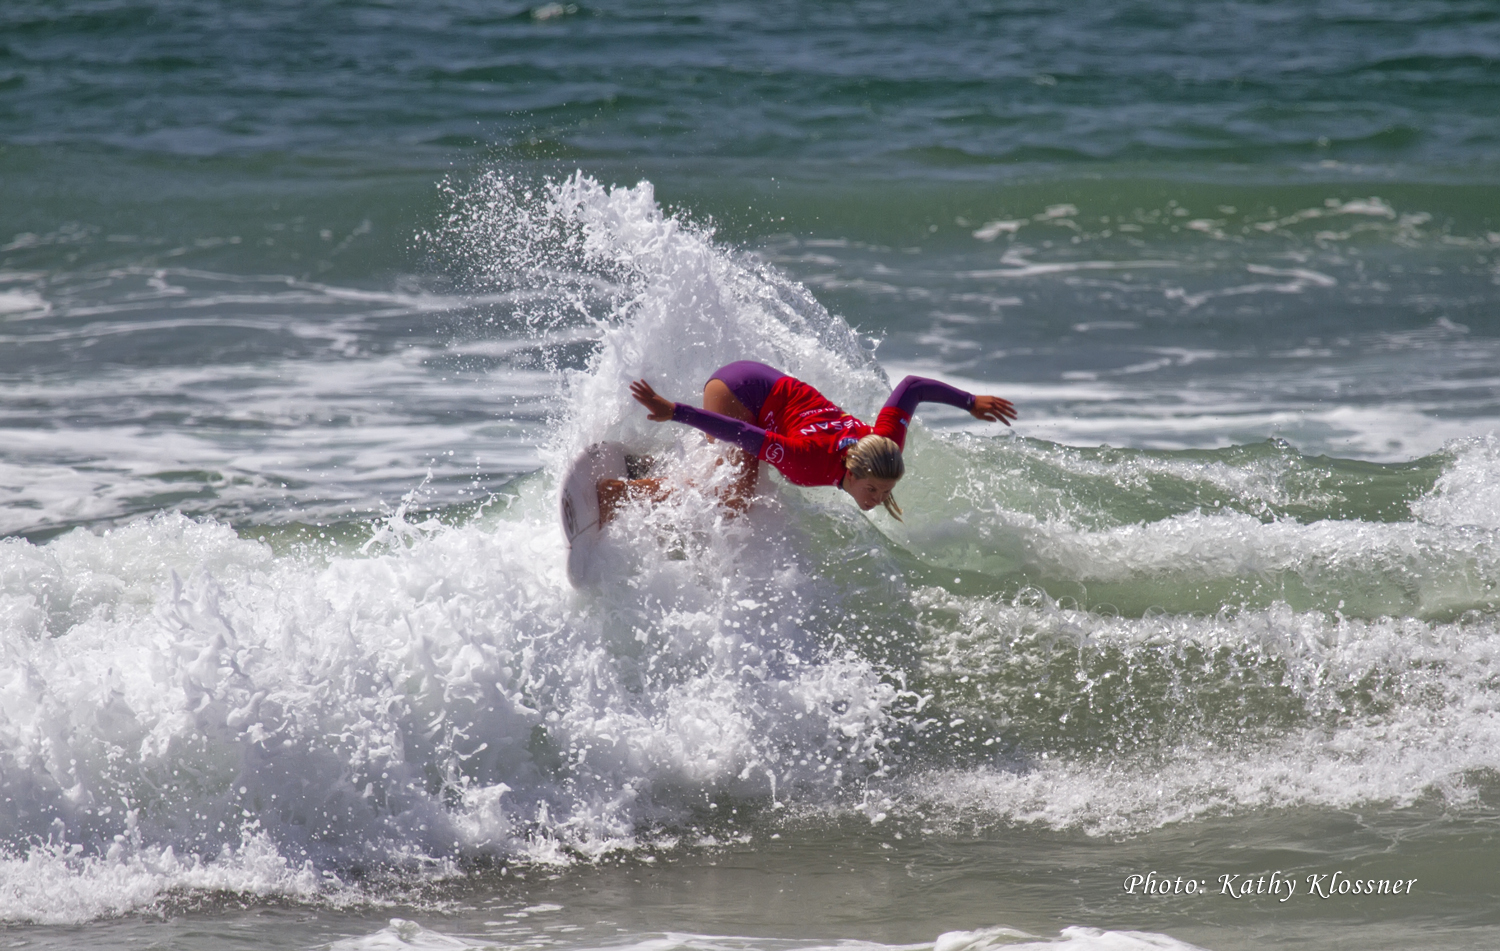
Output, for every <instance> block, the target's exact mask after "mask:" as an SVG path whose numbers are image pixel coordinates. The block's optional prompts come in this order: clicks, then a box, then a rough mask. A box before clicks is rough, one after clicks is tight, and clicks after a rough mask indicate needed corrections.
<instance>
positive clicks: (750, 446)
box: [672, 403, 766, 457]
mask: <svg viewBox="0 0 1500 951" xmlns="http://www.w3.org/2000/svg"><path fill="white" fill-rule="evenodd" d="M672 421H673V422H677V423H687V424H688V425H689V426H691V427H693V428H694V429H701V430H702V431H703V432H705V433H708V434H709V435H710V436H712V437H714V438H715V439H722V440H724V441H725V442H732V443H734V444H735V445H736V446H739V447H740V448H741V449H743V450H745V451H746V452H748V453H749V454H750V455H752V456H756V457H759V456H760V447H761V444H762V443H764V442H765V441H766V431H765V430H764V429H761V428H760V427H759V426H756V425H754V424H753V423H742V422H740V421H739V420H737V419H732V418H730V417H728V416H721V415H719V414H718V413H711V412H709V411H708V410H706V409H699V408H698V407H696V406H689V405H687V404H686V403H673V404H672Z"/></svg>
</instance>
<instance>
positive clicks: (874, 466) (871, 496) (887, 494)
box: [839, 433, 906, 522]
mask: <svg viewBox="0 0 1500 951" xmlns="http://www.w3.org/2000/svg"><path fill="white" fill-rule="evenodd" d="M844 469H845V470H846V471H845V473H844V479H843V481H842V482H840V483H839V487H840V488H842V489H843V490H844V491H845V492H848V493H849V494H850V495H852V496H854V501H855V503H856V504H858V505H859V507H860V508H861V509H863V510H865V511H866V512H868V511H869V510H870V509H872V508H874V507H875V506H877V505H884V506H885V510H886V511H887V512H890V513H891V516H892V517H893V518H895V519H896V521H898V522H899V521H901V506H899V505H897V504H896V499H895V498H894V497H893V496H892V495H891V490H893V489H894V488H896V483H897V482H898V481H900V479H901V477H902V476H904V475H906V463H905V461H903V460H902V458H901V447H900V446H898V445H896V442H895V440H893V439H887V438H886V437H885V436H876V435H874V434H873V433H872V434H870V435H868V436H866V437H865V438H863V439H861V440H860V441H859V442H857V443H855V444H854V445H853V446H850V447H849V451H848V452H847V453H846V454H845V455H844Z"/></svg>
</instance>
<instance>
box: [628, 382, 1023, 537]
mask: <svg viewBox="0 0 1500 951" xmlns="http://www.w3.org/2000/svg"><path fill="white" fill-rule="evenodd" d="M630 394H631V396H633V397H635V399H636V401H637V402H638V403H640V404H641V405H642V406H644V407H646V410H647V411H648V413H649V416H648V418H649V419H651V420H652V421H654V422H658V423H664V422H667V421H668V420H671V421H673V422H678V423H686V424H687V425H689V426H692V427H694V428H695V429H699V430H702V431H703V432H704V433H706V434H708V435H709V436H710V437H712V438H714V439H722V440H724V441H725V442H728V443H731V444H733V445H734V446H736V447H737V448H738V449H739V453H738V455H739V458H738V459H737V460H735V462H736V463H737V464H738V465H739V467H740V469H741V471H740V474H739V475H738V476H737V477H736V478H735V479H734V480H733V482H732V483H731V486H730V489H729V492H728V493H727V495H726V498H725V503H726V504H727V505H728V506H729V507H730V509H731V510H732V511H736V512H739V511H743V510H744V509H745V507H746V506H748V505H749V499H750V496H751V495H752V494H753V492H754V491H755V483H756V480H757V478H758V476H759V470H760V467H759V465H758V462H757V460H761V459H764V460H765V461H766V462H769V463H770V464H771V465H773V466H775V467H776V469H777V471H779V472H780V473H781V474H782V475H783V476H785V477H786V478H787V481H789V482H791V483H793V484H795V485H806V486H814V485H832V486H838V487H839V488H840V489H843V490H844V491H845V492H847V493H849V495H851V496H852V497H853V498H854V501H855V503H856V504H857V505H859V507H860V508H861V509H863V510H865V511H869V510H870V509H873V508H874V507H875V506H877V505H884V506H885V509H886V511H888V512H890V513H891V515H892V516H894V517H895V518H896V519H898V520H899V519H900V518H901V506H899V505H897V504H896V500H895V499H894V498H893V497H892V496H891V492H892V491H893V490H894V489H895V487H896V483H897V482H898V481H899V480H900V479H901V477H902V476H903V475H905V474H906V465H905V463H904V462H903V460H902V458H901V450H902V448H903V447H904V446H905V445H906V427H907V424H909V423H910V422H911V414H912V412H913V411H914V410H915V409H916V407H917V404H918V403H946V404H947V405H949V406H957V407H959V408H960V409H965V410H968V411H969V414H970V415H972V416H973V417H974V418H976V419H984V420H990V421H992V422H999V423H1004V424H1005V425H1007V426H1009V425H1010V421H1011V420H1013V419H1015V418H1016V408H1015V406H1014V405H1012V404H1011V402H1010V401H1009V400H1005V399H1001V398H1000V397H998V396H977V395H975V394H973V393H966V392H964V391H963V390H960V389H958V388H957V387H952V386H949V385H948V384H946V383H940V382H938V381H937V380H929V379H927V378H926V377H920V376H909V377H907V378H906V379H904V380H902V381H901V382H900V383H899V384H897V386H896V388H895V390H893V391H892V392H891V395H890V398H889V399H887V400H886V401H885V406H884V407H883V408H882V409H881V410H880V415H879V416H878V417H876V420H875V425H874V426H868V425H866V424H865V423H863V422H861V421H860V420H858V419H856V418H854V417H853V416H850V415H849V414H848V413H846V412H844V411H843V410H842V409H840V408H839V407H837V406H835V405H834V404H833V403H832V402H831V401H830V400H829V399H828V398H827V397H825V396H824V395H823V394H821V393H819V392H818V391H817V390H816V389H814V388H813V387H811V386H809V385H808V384H806V383H804V382H802V381H801V380H798V379H796V378H795V377H792V376H788V375H787V374H785V373H782V372H781V371H780V370H777V369H775V368H773V367H769V366H766V365H765V364H764V363H755V362H753V361H750V360H741V361H739V362H737V363H731V364H729V365H728V366H724V367H720V368H719V369H718V370H716V371H714V373H713V375H712V376H710V377H709V378H708V382H707V383H705V384H704V386H703V408H702V409H698V408H697V407H695V406H689V405H687V404H686V403H674V402H672V401H671V400H668V399H667V398H666V397H664V396H661V395H659V394H658V393H657V392H656V391H655V390H653V389H652V388H651V385H650V384H649V383H647V382H646V381H645V380H637V381H635V382H634V383H632V384H630ZM637 493H639V494H642V495H645V496H646V497H649V498H651V499H653V500H655V499H660V498H662V497H664V496H665V494H666V493H665V490H664V489H663V487H662V485H661V483H660V482H659V481H657V480H654V479H633V480H623V479H611V480H605V482H601V483H600V484H599V500H600V503H601V508H604V509H606V510H607V512H608V513H609V514H612V513H613V510H614V509H615V507H616V506H618V505H619V503H620V502H622V501H623V500H624V499H625V498H626V496H627V495H633V494H637ZM608 517H609V515H608V514H606V516H605V518H606V520H607V519H608Z"/></svg>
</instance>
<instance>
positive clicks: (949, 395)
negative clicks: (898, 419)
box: [885, 376, 974, 416]
mask: <svg viewBox="0 0 1500 951" xmlns="http://www.w3.org/2000/svg"><path fill="white" fill-rule="evenodd" d="M918 403H946V404H948V405H949V406H957V407H958V408H959V409H973V408H974V394H973V393H965V392H964V391H963V390H961V389H959V388H958V387H956V386H949V385H948V384H946V383H940V382H938V381H937V380H929V379H927V377H925V376H909V377H907V378H906V379H904V380H902V381H901V382H900V383H898V384H896V388H895V389H894V390H892V391H891V398H890V399H888V400H886V401H885V405H886V408H892V407H894V408H895V409H898V410H900V411H901V413H902V414H903V415H905V416H911V414H912V413H913V412H915V411H916V409H917V404H918Z"/></svg>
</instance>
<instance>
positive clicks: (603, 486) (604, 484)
mask: <svg viewBox="0 0 1500 951" xmlns="http://www.w3.org/2000/svg"><path fill="white" fill-rule="evenodd" d="M595 490H596V491H597V492H598V493H599V524H600V525H608V524H609V523H610V522H611V521H613V520H614V517H615V513H616V512H618V511H619V510H620V506H622V505H624V504H625V503H626V502H628V501H630V500H631V499H647V500H649V501H652V502H660V501H661V500H662V499H664V498H666V497H667V496H668V495H670V494H671V493H672V490H671V489H668V488H666V487H665V486H663V485H662V484H661V480H660V479H600V480H599V484H598V486H596V487H595Z"/></svg>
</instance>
